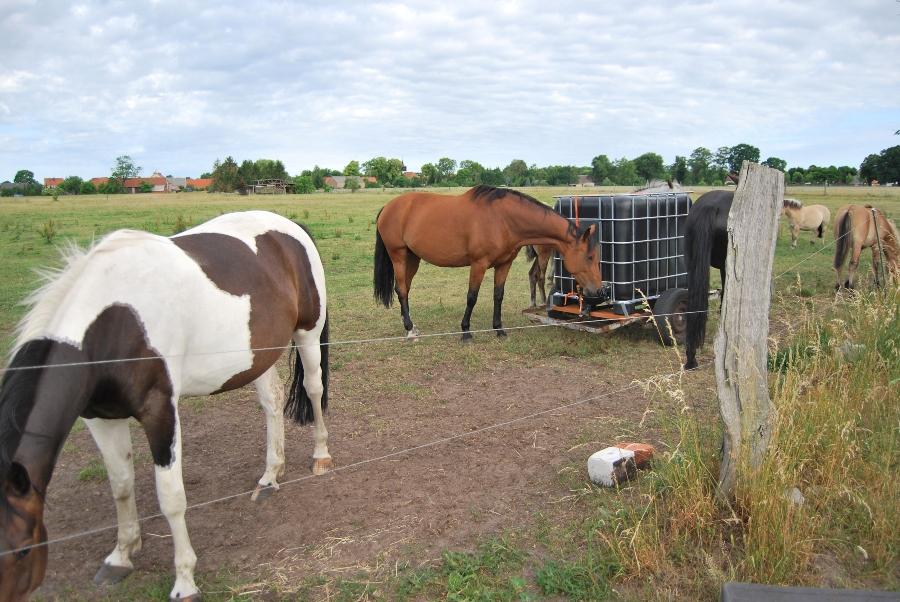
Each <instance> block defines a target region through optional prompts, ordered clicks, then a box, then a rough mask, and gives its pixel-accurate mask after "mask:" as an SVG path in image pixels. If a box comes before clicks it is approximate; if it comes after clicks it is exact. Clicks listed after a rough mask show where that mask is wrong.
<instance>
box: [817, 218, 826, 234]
mask: <svg viewBox="0 0 900 602" xmlns="http://www.w3.org/2000/svg"><path fill="white" fill-rule="evenodd" d="M816 236H818V237H819V238H824V237H825V220H822V223H821V224H819V227H818V228H816Z"/></svg>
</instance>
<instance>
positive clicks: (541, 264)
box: [525, 245, 553, 307]
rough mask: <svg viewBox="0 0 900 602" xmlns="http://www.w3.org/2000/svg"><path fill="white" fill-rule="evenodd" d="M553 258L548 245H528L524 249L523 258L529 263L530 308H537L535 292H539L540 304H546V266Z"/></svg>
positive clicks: (551, 249)
mask: <svg viewBox="0 0 900 602" xmlns="http://www.w3.org/2000/svg"><path fill="white" fill-rule="evenodd" d="M552 256H553V247H551V246H550V245H528V246H527V247H525V257H526V258H527V259H528V260H529V261H531V262H532V263H531V267H530V268H528V288H529V291H530V292H531V307H537V294H536V293H537V291H538V290H540V292H541V304H542V305H545V304H546V303H547V288H546V286H545V284H544V283H545V282H546V277H547V265H549V263H550V258H551V257H552Z"/></svg>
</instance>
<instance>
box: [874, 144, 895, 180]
mask: <svg viewBox="0 0 900 602" xmlns="http://www.w3.org/2000/svg"><path fill="white" fill-rule="evenodd" d="M878 180H879V181H881V182H894V183H897V182H900V145H897V146H892V147H890V148H886V149H884V150H883V151H881V152H880V153H878Z"/></svg>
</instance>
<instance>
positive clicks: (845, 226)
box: [834, 211, 853, 270]
mask: <svg viewBox="0 0 900 602" xmlns="http://www.w3.org/2000/svg"><path fill="white" fill-rule="evenodd" d="M851 226H852V224H851V222H850V212H849V211H847V213H845V214H844V217H842V218H841V222H840V223H839V224H838V228H837V232H836V235H837V241H836V242H837V244H836V245H835V247H834V269H836V270H837V269H839V268H840V267H841V266H842V265H844V262H845V261H846V260H847V250H848V249H849V248H850V244H851V243H852V242H853V241H852V240H850V239H851V238H853V237H852V236H851V235H850V232H852V230H851V229H850V228H851Z"/></svg>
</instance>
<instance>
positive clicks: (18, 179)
mask: <svg viewBox="0 0 900 602" xmlns="http://www.w3.org/2000/svg"><path fill="white" fill-rule="evenodd" d="M13 182H15V183H16V184H25V185H28V184H37V180H35V179H34V172H32V171H30V170H27V169H20V170H19V171H17V172H16V176H15V177H14V178H13Z"/></svg>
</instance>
